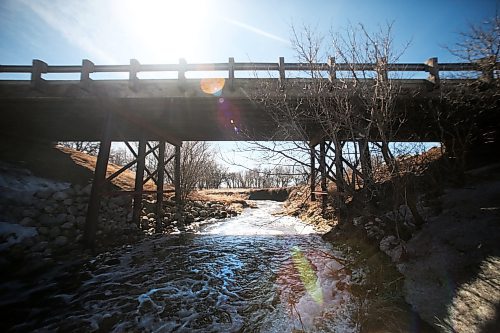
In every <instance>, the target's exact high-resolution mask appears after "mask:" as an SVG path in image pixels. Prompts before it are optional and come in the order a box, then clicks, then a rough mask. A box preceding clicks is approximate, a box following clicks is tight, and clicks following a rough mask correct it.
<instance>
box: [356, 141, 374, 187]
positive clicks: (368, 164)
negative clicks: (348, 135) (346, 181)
mask: <svg viewBox="0 0 500 333" xmlns="http://www.w3.org/2000/svg"><path fill="white" fill-rule="evenodd" d="M358 145H359V161H360V163H361V171H362V172H363V175H364V176H363V177H362V178H363V180H364V181H365V182H366V181H370V180H371V175H372V159H371V155H370V147H369V145H368V140H366V139H360V140H359V141H358Z"/></svg>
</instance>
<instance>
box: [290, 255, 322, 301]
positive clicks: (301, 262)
mask: <svg viewBox="0 0 500 333" xmlns="http://www.w3.org/2000/svg"><path fill="white" fill-rule="evenodd" d="M292 260H293V264H294V266H295V268H296V269H297V271H298V272H299V275H300V280H301V281H302V283H303V284H304V287H305V288H306V290H307V292H308V293H309V295H311V297H312V299H313V300H314V301H315V302H316V303H318V304H323V291H322V289H321V286H319V285H318V282H319V281H318V276H317V275H316V272H315V271H314V268H313V267H312V265H311V263H310V262H309V260H307V258H306V256H305V255H304V254H303V253H302V251H301V250H300V248H299V247H297V246H295V247H293V248H292Z"/></svg>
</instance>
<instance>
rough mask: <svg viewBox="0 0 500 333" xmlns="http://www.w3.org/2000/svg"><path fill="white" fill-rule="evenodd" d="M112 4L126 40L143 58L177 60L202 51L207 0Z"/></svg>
mask: <svg viewBox="0 0 500 333" xmlns="http://www.w3.org/2000/svg"><path fill="white" fill-rule="evenodd" d="M115 8H116V12H117V13H118V15H120V16H121V22H122V24H123V25H124V27H125V29H126V31H127V38H130V40H128V41H126V42H127V43H132V45H134V48H136V50H135V51H136V52H135V54H140V55H142V57H145V58H147V61H149V62H153V61H155V62H163V63H164V62H165V61H178V59H179V58H187V59H189V58H192V57H197V56H199V55H200V52H202V50H201V46H202V45H203V44H204V40H203V39H204V38H207V32H206V30H207V27H208V26H209V23H210V17H211V15H212V13H211V11H210V7H209V2H208V1H195V0H163V1H162V0H141V1H135V0H127V1H117V3H116V5H115ZM138 60H141V59H138Z"/></svg>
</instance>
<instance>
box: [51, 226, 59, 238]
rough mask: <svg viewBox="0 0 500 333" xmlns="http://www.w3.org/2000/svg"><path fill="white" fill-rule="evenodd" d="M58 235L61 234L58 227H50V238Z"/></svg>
mask: <svg viewBox="0 0 500 333" xmlns="http://www.w3.org/2000/svg"><path fill="white" fill-rule="evenodd" d="M59 235H61V229H59V227H52V228H50V231H49V236H50V237H51V238H57V237H58V236H59Z"/></svg>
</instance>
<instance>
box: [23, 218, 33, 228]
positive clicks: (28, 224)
mask: <svg viewBox="0 0 500 333" xmlns="http://www.w3.org/2000/svg"><path fill="white" fill-rule="evenodd" d="M34 223H35V221H34V220H33V219H32V218H31V217H25V218H23V219H22V220H21V221H20V222H19V224H20V225H22V226H24V227H31V226H33V225H34Z"/></svg>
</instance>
